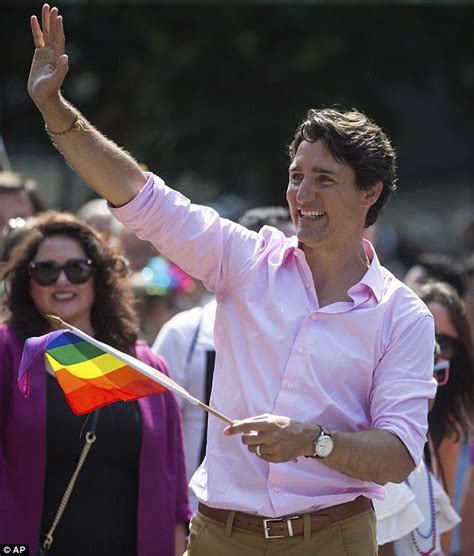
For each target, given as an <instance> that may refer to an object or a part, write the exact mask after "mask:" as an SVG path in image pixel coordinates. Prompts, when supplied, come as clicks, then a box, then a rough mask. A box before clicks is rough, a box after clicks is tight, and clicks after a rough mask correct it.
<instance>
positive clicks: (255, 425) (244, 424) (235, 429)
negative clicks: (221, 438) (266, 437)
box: [224, 416, 278, 434]
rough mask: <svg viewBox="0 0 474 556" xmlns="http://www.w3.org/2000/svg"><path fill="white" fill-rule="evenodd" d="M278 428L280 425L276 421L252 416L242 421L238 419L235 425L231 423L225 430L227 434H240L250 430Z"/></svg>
mask: <svg viewBox="0 0 474 556" xmlns="http://www.w3.org/2000/svg"><path fill="white" fill-rule="evenodd" d="M276 428H278V425H277V424H276V423H274V422H271V421H269V420H268V418H267V417H264V416H262V417H252V418H251V419H244V420H242V421H236V422H235V423H234V424H233V425H230V426H229V427H227V428H226V429H225V430H224V433H225V434H239V433H245V432H250V431H257V432H259V431H266V430H274V429H276Z"/></svg>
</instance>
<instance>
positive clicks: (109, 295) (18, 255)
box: [2, 212, 138, 352]
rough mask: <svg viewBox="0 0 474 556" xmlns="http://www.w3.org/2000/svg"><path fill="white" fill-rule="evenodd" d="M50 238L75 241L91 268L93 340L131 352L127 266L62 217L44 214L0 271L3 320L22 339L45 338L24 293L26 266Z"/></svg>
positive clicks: (132, 316)
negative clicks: (4, 313)
mask: <svg viewBox="0 0 474 556" xmlns="http://www.w3.org/2000/svg"><path fill="white" fill-rule="evenodd" d="M54 236H66V237H68V238H70V239H73V240H75V241H77V242H78V243H79V244H80V245H81V246H82V248H83V249H84V251H85V253H86V255H87V257H88V258H90V259H92V263H93V266H94V303H93V305H92V309H91V324H92V327H93V329H94V331H95V337H96V338H97V339H98V340H101V341H103V342H106V343H107V344H110V345H112V346H114V347H116V348H118V349H120V350H122V351H126V352H131V351H132V349H133V346H134V344H135V341H136V340H137V334H138V319H137V316H136V313H135V310H134V308H133V304H134V301H133V294H132V290H131V289H130V287H129V285H128V279H127V266H126V263H125V261H124V259H123V258H122V257H120V255H119V253H118V252H116V251H115V250H114V249H113V248H112V247H111V246H110V245H109V244H108V243H106V242H105V241H104V240H103V239H102V238H101V236H100V235H99V234H98V233H97V232H96V231H95V230H94V229H93V228H92V227H90V226H89V225H88V224H86V223H85V222H83V221H82V220H80V219H79V218H77V217H75V216H73V215H72V214H68V213H59V212H47V213H44V214H43V215H41V216H39V217H38V219H37V222H36V225H35V226H34V227H33V228H32V229H31V230H30V231H29V232H28V234H27V235H26V236H25V237H24V238H23V239H22V241H21V243H20V244H19V245H18V246H17V247H16V248H15V250H14V251H13V253H12V255H11V260H10V262H8V263H7V264H6V266H5V267H4V269H3V272H2V274H3V277H4V278H5V284H6V300H5V305H6V308H7V309H8V315H7V317H6V318H5V319H4V320H5V321H6V322H7V323H8V324H9V326H11V327H12V329H13V330H14V331H15V332H16V334H17V335H18V337H19V338H20V339H22V340H25V339H26V338H29V337H30V336H40V335H42V334H45V333H47V332H48V331H49V330H50V328H51V326H50V323H49V321H47V320H46V319H45V318H44V316H43V315H42V314H41V313H40V312H39V311H38V309H37V308H36V305H35V304H34V302H33V300H32V298H31V296H30V294H29V283H30V276H29V268H28V265H29V263H30V262H31V261H32V260H33V259H34V257H35V255H36V253H37V251H38V249H39V246H40V245H41V243H42V242H43V241H44V240H46V239H48V238H50V237H54Z"/></svg>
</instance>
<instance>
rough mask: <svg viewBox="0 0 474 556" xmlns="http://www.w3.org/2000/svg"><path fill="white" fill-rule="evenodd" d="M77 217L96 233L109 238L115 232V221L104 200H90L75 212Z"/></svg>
mask: <svg viewBox="0 0 474 556" xmlns="http://www.w3.org/2000/svg"><path fill="white" fill-rule="evenodd" d="M76 214H77V216H78V217H79V218H80V219H81V220H84V222H87V224H89V226H92V227H93V228H94V229H95V230H96V231H97V232H100V233H101V234H104V235H105V237H107V238H109V237H111V236H112V235H113V233H114V231H115V223H116V222H117V220H116V219H115V218H114V217H113V216H112V213H111V212H110V210H109V209H108V208H107V201H106V200H105V199H91V200H90V201H87V202H86V203H84V204H83V205H82V207H81V208H80V209H79V210H78V211H77V213H76Z"/></svg>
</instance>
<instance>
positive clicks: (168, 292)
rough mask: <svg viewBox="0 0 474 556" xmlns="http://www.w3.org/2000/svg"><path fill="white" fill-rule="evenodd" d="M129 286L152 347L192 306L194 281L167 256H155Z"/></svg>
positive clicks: (134, 275) (142, 327) (147, 339)
mask: <svg viewBox="0 0 474 556" xmlns="http://www.w3.org/2000/svg"><path fill="white" fill-rule="evenodd" d="M130 285H131V287H132V289H133V293H134V295H135V299H136V305H135V307H136V310H137V313H138V318H139V322H140V332H141V336H142V337H143V339H144V340H145V341H146V342H147V343H149V344H150V345H151V344H152V343H153V341H154V340H155V338H156V335H157V334H158V332H159V331H160V330H161V327H162V326H163V325H164V324H165V323H166V322H167V321H169V319H170V318H171V317H173V316H174V315H176V313H179V312H180V311H184V310H185V309H190V308H191V307H192V306H193V302H192V297H191V294H192V293H193V292H194V289H195V280H193V279H192V278H191V277H190V276H188V275H187V274H186V273H185V272H183V271H182V270H181V269H180V268H179V267H178V266H177V265H175V264H174V263H172V262H171V261H168V259H165V258H164V257H160V256H156V257H152V258H151V259H150V260H149V261H148V262H147V263H146V265H145V266H144V267H143V268H142V269H141V270H139V271H137V272H134V273H132V274H131V276H130ZM178 403H179V402H178ZM200 411H201V413H202V410H200Z"/></svg>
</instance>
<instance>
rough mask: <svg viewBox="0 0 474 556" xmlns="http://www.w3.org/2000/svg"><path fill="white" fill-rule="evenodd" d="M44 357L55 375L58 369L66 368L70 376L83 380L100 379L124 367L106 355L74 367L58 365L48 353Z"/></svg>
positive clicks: (120, 362) (121, 363)
mask: <svg viewBox="0 0 474 556" xmlns="http://www.w3.org/2000/svg"><path fill="white" fill-rule="evenodd" d="M45 355H46V357H47V359H48V361H49V364H50V365H51V368H52V369H53V371H54V372H55V373H56V372H57V371H59V370H60V369H64V368H67V370H68V371H69V372H70V373H71V374H72V375H74V376H76V377H77V378H82V379H84V380H90V379H93V378H97V377H101V376H104V375H106V374H108V373H111V372H113V371H116V370H117V369H121V368H122V367H125V366H126V364H125V363H123V362H122V361H120V360H119V359H117V358H116V357H114V356H113V355H110V354H108V353H104V355H99V356H98V357H94V359H91V360H89V361H83V362H82V363H76V364H75V365H68V366H67V367H65V366H64V365H62V364H61V363H58V361H56V359H54V357H52V356H51V355H50V354H49V353H45Z"/></svg>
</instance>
